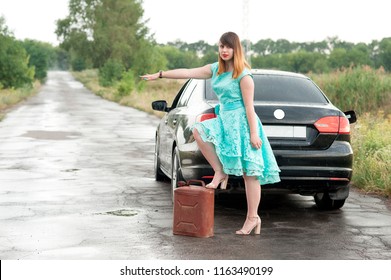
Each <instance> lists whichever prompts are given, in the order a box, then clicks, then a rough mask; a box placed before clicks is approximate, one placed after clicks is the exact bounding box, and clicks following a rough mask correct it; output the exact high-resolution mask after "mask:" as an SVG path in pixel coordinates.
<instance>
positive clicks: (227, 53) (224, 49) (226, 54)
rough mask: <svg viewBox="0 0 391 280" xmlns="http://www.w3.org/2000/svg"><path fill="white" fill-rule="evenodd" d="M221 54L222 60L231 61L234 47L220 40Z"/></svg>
mask: <svg viewBox="0 0 391 280" xmlns="http://www.w3.org/2000/svg"><path fill="white" fill-rule="evenodd" d="M219 55H220V57H221V59H222V60H224V61H229V60H231V59H232V58H233V56H234V49H233V48H230V47H228V46H226V45H224V44H222V43H221V42H220V43H219Z"/></svg>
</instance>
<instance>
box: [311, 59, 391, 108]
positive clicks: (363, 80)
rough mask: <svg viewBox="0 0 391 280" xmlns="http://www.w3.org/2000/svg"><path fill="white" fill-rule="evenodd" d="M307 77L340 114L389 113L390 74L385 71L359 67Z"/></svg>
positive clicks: (390, 103)
mask: <svg viewBox="0 0 391 280" xmlns="http://www.w3.org/2000/svg"><path fill="white" fill-rule="evenodd" d="M310 76H311V78H312V79H313V80H314V81H315V82H316V83H317V84H318V86H319V87H320V88H321V89H322V90H323V91H324V92H325V93H326V95H327V97H328V98H329V99H330V100H331V101H332V102H333V104H335V105H336V106H337V107H338V108H340V109H341V110H343V111H348V110H352V109H353V110H355V111H356V113H358V114H363V113H366V112H377V111H378V110H379V108H380V109H382V110H383V111H385V112H386V113H387V114H388V113H391V75H390V74H389V73H386V72H385V71H384V69H378V70H375V69H372V68H370V67H368V66H362V67H356V68H348V69H344V70H339V71H335V72H332V73H328V74H320V75H310Z"/></svg>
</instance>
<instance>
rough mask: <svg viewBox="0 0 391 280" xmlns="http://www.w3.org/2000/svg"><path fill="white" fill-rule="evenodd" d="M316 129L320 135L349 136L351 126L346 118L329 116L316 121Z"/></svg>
mask: <svg viewBox="0 0 391 280" xmlns="http://www.w3.org/2000/svg"><path fill="white" fill-rule="evenodd" d="M315 127H316V128H317V129H318V131H319V132H320V133H339V134H349V133H350V124H349V120H348V119H347V118H345V117H338V116H329V117H324V118H321V119H319V120H317V121H316V123H315Z"/></svg>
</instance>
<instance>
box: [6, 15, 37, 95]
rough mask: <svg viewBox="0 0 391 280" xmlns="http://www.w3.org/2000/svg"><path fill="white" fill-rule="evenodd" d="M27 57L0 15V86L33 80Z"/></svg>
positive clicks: (21, 83)
mask: <svg viewBox="0 0 391 280" xmlns="http://www.w3.org/2000/svg"><path fill="white" fill-rule="evenodd" d="M28 63H29V57H28V55H27V53H26V50H25V49H24V48H23V46H22V44H21V43H20V42H19V41H17V40H15V38H14V37H13V35H12V33H10V32H9V31H8V28H7V26H6V25H5V20H4V18H3V17H0V87H4V88H11V87H15V88H19V87H23V86H26V85H27V86H28V85H31V84H32V82H33V81H34V68H33V67H29V65H28Z"/></svg>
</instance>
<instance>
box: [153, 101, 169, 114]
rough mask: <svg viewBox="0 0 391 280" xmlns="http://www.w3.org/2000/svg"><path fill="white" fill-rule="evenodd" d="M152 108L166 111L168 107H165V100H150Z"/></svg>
mask: <svg viewBox="0 0 391 280" xmlns="http://www.w3.org/2000/svg"><path fill="white" fill-rule="evenodd" d="M152 109H153V110H155V111H162V112H168V110H169V108H168V107H167V101H165V100H157V101H154V102H152Z"/></svg>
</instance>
